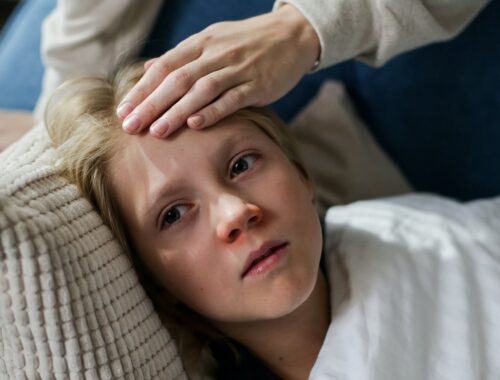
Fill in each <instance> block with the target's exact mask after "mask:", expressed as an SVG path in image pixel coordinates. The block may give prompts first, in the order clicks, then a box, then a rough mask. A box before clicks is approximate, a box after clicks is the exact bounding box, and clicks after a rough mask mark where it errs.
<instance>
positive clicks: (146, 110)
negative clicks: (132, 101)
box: [140, 102, 159, 117]
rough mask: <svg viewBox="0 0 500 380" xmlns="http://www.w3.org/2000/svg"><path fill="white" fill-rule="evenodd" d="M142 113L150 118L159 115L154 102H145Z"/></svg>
mask: <svg viewBox="0 0 500 380" xmlns="http://www.w3.org/2000/svg"><path fill="white" fill-rule="evenodd" d="M140 112H141V113H142V114H144V115H147V116H148V117H155V116H157V115H158V113H159V109H158V107H157V106H156V105H155V104H154V103H153V102H144V103H143V104H142V107H141V110H140Z"/></svg>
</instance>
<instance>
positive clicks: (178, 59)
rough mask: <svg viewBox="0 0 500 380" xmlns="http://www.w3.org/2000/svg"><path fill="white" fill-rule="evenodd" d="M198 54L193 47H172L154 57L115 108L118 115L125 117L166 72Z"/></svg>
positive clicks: (161, 79)
mask: <svg viewBox="0 0 500 380" xmlns="http://www.w3.org/2000/svg"><path fill="white" fill-rule="evenodd" d="M198 56H199V54H198V52H197V51H196V50H194V49H192V50H189V49H180V50H178V49H174V50H170V51H168V52H167V53H165V54H163V55H162V56H161V57H159V58H158V59H156V61H155V62H153V63H152V64H151V67H149V69H148V70H147V71H146V72H145V73H144V75H143V76H142V78H141V79H140V80H139V81H138V82H137V83H136V84H135V85H134V86H133V87H132V89H131V90H130V91H129V92H128V93H127V95H125V97H124V98H123V100H122V101H121V102H120V105H119V106H118V108H117V115H118V117H119V118H121V119H124V118H125V117H127V116H128V115H129V114H130V113H131V112H132V111H133V110H134V108H135V107H136V106H137V105H139V104H140V103H141V102H142V101H143V100H144V99H146V98H147V97H148V96H149V95H150V94H151V93H152V92H153V91H154V90H155V89H156V87H158V86H159V85H160V83H162V81H163V80H164V79H165V77H166V76H167V75H168V74H170V73H171V72H173V71H175V70H176V69H178V68H179V67H182V66H183V65H185V64H187V63H189V62H191V61H193V60H195V59H196V58H198Z"/></svg>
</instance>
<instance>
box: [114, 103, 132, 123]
mask: <svg viewBox="0 0 500 380" xmlns="http://www.w3.org/2000/svg"><path fill="white" fill-rule="evenodd" d="M132 109H133V107H132V104H131V103H130V102H124V103H120V105H119V106H118V108H117V109H116V114H117V115H118V117H119V118H120V119H124V118H125V117H127V115H128V114H129V113H130V112H132Z"/></svg>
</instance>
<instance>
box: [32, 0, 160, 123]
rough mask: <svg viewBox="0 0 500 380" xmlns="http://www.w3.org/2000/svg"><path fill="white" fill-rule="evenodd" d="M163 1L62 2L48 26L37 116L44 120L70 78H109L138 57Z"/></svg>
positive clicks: (91, 0) (49, 17)
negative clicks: (47, 105)
mask: <svg viewBox="0 0 500 380" xmlns="http://www.w3.org/2000/svg"><path fill="white" fill-rule="evenodd" d="M160 6H161V0H148V1H139V0H120V1H119V2H117V1H101V0H84V1H75V0H59V1H58V3H57V6H56V8H55V9H54V11H53V12H52V13H51V14H50V15H49V16H48V17H47V19H46V20H45V22H44V24H43V27H42V59H43V62H44V65H45V74H44V78H43V85H42V93H41V95H40V98H39V99H38V103H37V106H36V110H35V117H36V118H37V119H38V120H40V119H41V118H43V112H44V107H45V103H46V101H47V99H48V97H49V96H50V94H51V92H52V91H53V90H54V89H55V88H56V87H57V86H58V85H59V84H61V83H62V82H63V81H64V80H66V79H68V78H71V77H75V76H81V75H107V74H108V73H110V72H112V71H113V70H115V68H116V67H117V65H118V64H119V63H120V62H125V61H127V60H129V59H130V58H131V57H133V56H135V55H137V53H138V51H139V50H140V48H141V47H142V46H143V44H144V39H145V38H146V37H147V35H148V33H149V31H150V29H151V28H152V26H153V24H154V20H155V16H156V15H157V13H158V9H159V7H160Z"/></svg>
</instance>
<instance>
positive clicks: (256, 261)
mask: <svg viewBox="0 0 500 380" xmlns="http://www.w3.org/2000/svg"><path fill="white" fill-rule="evenodd" d="M288 245H289V243H288V242H287V241H283V240H279V241H278V240H274V241H268V242H265V243H264V244H262V245H261V246H260V248H259V249H257V250H255V251H253V252H251V253H250V254H249V255H248V257H247V260H246V262H245V266H244V269H243V272H242V274H241V278H244V277H247V276H248V275H256V274H260V273H263V272H265V271H267V270H268V269H270V268H271V267H273V266H274V264H276V263H277V262H278V261H280V259H281V257H282V256H283V254H284V253H285V251H286V249H285V248H286V247H287V246H288Z"/></svg>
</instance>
